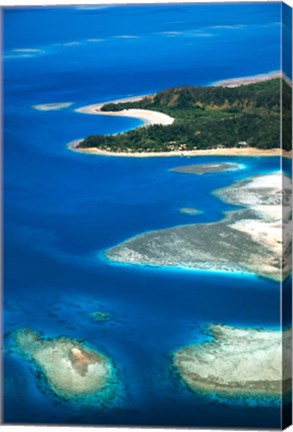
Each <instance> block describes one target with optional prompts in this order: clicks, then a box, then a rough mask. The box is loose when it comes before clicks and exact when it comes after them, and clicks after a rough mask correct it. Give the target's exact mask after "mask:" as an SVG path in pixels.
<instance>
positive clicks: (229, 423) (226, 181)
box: [3, 3, 290, 428]
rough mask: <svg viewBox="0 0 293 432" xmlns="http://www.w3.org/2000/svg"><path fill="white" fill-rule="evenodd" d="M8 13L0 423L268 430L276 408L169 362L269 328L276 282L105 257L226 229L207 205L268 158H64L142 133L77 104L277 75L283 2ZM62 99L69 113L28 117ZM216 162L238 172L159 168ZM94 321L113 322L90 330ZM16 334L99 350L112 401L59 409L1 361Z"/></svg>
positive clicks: (11, 358)
mask: <svg viewBox="0 0 293 432" xmlns="http://www.w3.org/2000/svg"><path fill="white" fill-rule="evenodd" d="M3 15H4V52H3V55H4V66H3V68H4V148H3V160H4V174H3V182H4V206H3V210H4V251H5V256H4V293H3V300H4V332H5V339H4V340H5V341H6V340H7V344H5V354H4V390H3V391H4V421H5V422H6V423H34V424H42V423H47V424H56V423H59V424H94V425H101V424H104V425H110V424H111V425H145V426H148V425H158V426H185V427H187V426H188V427H191V426H197V427H242V428H244V427H253V428H261V427H264V428H268V427H269V428H273V427H279V426H280V411H279V407H278V406H270V405H266V404H263V405H262V404H261V405H256V404H254V403H249V402H247V401H244V402H243V403H233V402H231V401H226V402H225V401H215V400H211V399H210V398H209V397H206V396H203V395H197V394H195V393H193V392H191V391H190V390H188V388H187V387H186V386H185V385H184V384H183V383H182V382H181V381H180V380H179V379H178V377H177V376H176V374H174V371H173V370H172V368H171V356H172V353H173V352H174V350H176V349H177V348H179V347H182V346H184V345H188V344H191V343H193V342H198V341H200V340H205V339H206V338H207V336H206V333H205V328H206V326H207V325H209V324H210V323H221V324H226V325H235V326H247V327H269V328H279V325H280V312H279V309H280V286H279V284H278V283H276V282H273V281H270V280H266V279H262V278H259V277H257V276H255V275H239V274H229V273H227V274H225V273H216V272H215V273H213V272H199V271H184V270H178V269H163V268H151V267H143V266H142V267H137V266H128V265H125V266H118V265H114V264H113V263H111V262H110V261H107V260H106V259H105V258H104V251H105V250H106V249H107V248H109V247H111V246H114V245H116V244H119V243H120V242H122V241H124V240H126V239H128V238H130V237H132V236H135V235H138V234H140V233H143V232H146V231H151V230H157V229H162V228H167V227H172V226H175V225H181V224H188V223H202V222H213V221H218V220H221V219H222V218H223V217H224V212H225V211H228V210H232V209H233V208H234V207H233V206H231V205H229V204H227V203H225V202H222V201H221V200H219V199H218V198H217V197H216V196H214V195H212V194H211V192H212V191H213V190H215V189H217V188H220V187H225V186H228V185H230V184H232V183H233V182H235V181H237V180H240V179H244V178H247V177H250V176H253V175H259V174H266V173H270V172H272V171H278V170H280V161H279V158H277V157H268V158H265V157H242V158H241V157H224V156H223V157H217V158H215V157H208V156H205V157H190V158H188V157H184V158H182V157H167V158H164V157H158V158H131V157H130V158H119V157H105V156H94V155H85V154H81V153H76V152H72V151H70V150H69V149H68V148H67V145H68V143H69V142H71V141H72V140H76V139H79V138H82V137H85V136H88V135H90V134H94V133H99V134H113V133H118V132H122V131H126V130H129V129H132V128H135V127H137V126H139V125H140V124H141V123H140V121H139V120H136V119H129V118H123V117H102V116H91V115H86V114H81V113H78V112H76V111H75V109H76V108H79V107H82V106H84V105H87V104H90V103H95V102H100V101H110V100H114V99H117V98H120V97H128V96H133V95H141V94H151V93H153V92H156V91H159V90H162V89H165V88H167V87H171V86H182V85H209V84H210V83H212V82H214V81H218V80H222V79H227V78H233V77H242V76H251V75H255V74H259V73H267V72H270V71H274V70H279V69H280V64H279V58H280V52H279V50H280V3H267V4H260V3H259V4H258V3H247V4H243V3H242V4H240V3H239V4H236V3H235V4H205V5H203V4H202V5H199V4H194V5H183V4H182V5H179V4H174V5H171V4H169V5H137V6H106V5H105V6H96V7H86V6H80V7H66V8H65V7H59V8H57V7H56V8H51V7H42V8H35V7H32V8H6V9H5V10H4V13H3ZM15 29H17V31H15ZM59 102H60V103H63V102H72V105H71V106H69V107H68V108H65V109H63V110H60V111H38V110H36V109H34V108H33V106H34V105H38V104H47V103H59ZM219 160H220V161H223V162H237V163H239V164H241V165H242V166H243V167H242V169H240V170H237V171H230V172H226V173H218V174H217V173H215V174H208V175H204V176H193V175H184V174H178V173H173V172H170V171H169V169H170V168H173V167H176V166H180V165H190V164H191V163H194V164H195V163H198V164H200V163H207V162H215V161H219ZM284 163H285V170H286V169H287V170H288V172H289V170H290V168H289V161H287V162H286V161H285V162H284ZM182 207H195V208H196V209H198V210H201V211H202V213H200V214H197V215H195V216H190V215H186V214H182V213H180V212H179V211H178V210H179V209H180V208H182ZM96 310H102V311H107V312H110V313H111V314H112V316H113V320H111V321H105V322H100V323H97V322H93V321H91V320H90V319H89V316H88V314H89V313H90V312H94V311H96ZM22 327H29V328H31V329H33V330H35V331H37V332H40V333H41V334H43V335H44V337H59V336H66V337H70V338H73V339H82V340H84V341H85V342H86V343H87V344H89V345H91V346H93V347H96V348H97V349H98V350H99V349H100V350H102V351H103V352H105V353H107V354H108V355H109V356H110V357H111V358H112V359H113V361H114V363H115V366H116V368H117V371H118V376H119V380H120V381H121V383H122V387H123V388H122V390H121V394H120V395H118V396H119V397H117V400H116V401H115V403H113V404H112V405H111V404H110V405H109V406H108V407H104V408H93V407H84V406H82V404H80V405H79V404H78V403H74V404H73V403H70V402H65V401H61V400H59V399H58V398H57V397H55V396H54V395H53V394H52V393H51V392H50V391H49V390H48V387H46V385H45V384H44V382H43V380H42V377H40V375H36V374H34V373H33V372H32V367H31V365H30V364H29V363H28V362H26V361H25V360H24V358H22V357H20V356H18V355H17V354H15V353H14V352H12V351H11V349H10V345H9V337H10V335H11V332H13V331H14V330H16V329H18V328H22Z"/></svg>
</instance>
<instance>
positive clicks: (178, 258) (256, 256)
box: [106, 173, 291, 281]
mask: <svg viewBox="0 0 293 432" xmlns="http://www.w3.org/2000/svg"><path fill="white" fill-rule="evenodd" d="M215 194H216V195H217V196H218V197H219V198H221V199H222V200H224V201H226V202H229V203H231V204H235V205H239V206H242V207H244V209H243V210H237V211H231V212H228V213H227V215H226V218H225V219H224V220H222V221H220V222H215V223H201V224H191V225H183V226H176V227H173V228H167V229H164V230H158V231H152V232H147V233H144V234H141V235H138V236H136V237H133V238H131V239H129V240H127V241H125V242H124V243H121V244H120V245H118V246H114V247H112V248H110V249H108V250H107V251H106V256H107V257H108V258H109V259H110V260H112V261H114V262H119V263H128V264H137V265H150V266H158V267H178V268H186V269H201V270H207V271H215V270H217V271H226V272H241V273H254V274H256V275H260V276H263V277H266V278H269V279H273V280H276V281H280V280H283V279H285V278H286V277H287V276H288V275H289V274H290V272H291V253H290V250H291V238H290V236H289V235H288V236H286V235H284V236H283V231H282V225H283V227H284V226H286V225H290V218H291V212H290V196H291V182H290V179H289V178H288V177H286V176H284V175H282V174H281V173H276V174H270V175H264V176H257V177H253V178H250V179H247V180H244V181H239V182H237V183H235V184H234V185H232V186H230V187H227V188H224V189H220V190H218V191H215ZM282 207H283V209H284V210H283V211H282ZM286 209H287V211H286Z"/></svg>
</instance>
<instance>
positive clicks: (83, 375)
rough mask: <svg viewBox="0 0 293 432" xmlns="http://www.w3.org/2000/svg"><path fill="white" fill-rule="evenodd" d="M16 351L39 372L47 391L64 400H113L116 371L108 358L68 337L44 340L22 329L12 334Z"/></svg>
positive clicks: (30, 331) (35, 333)
mask: <svg viewBox="0 0 293 432" xmlns="http://www.w3.org/2000/svg"><path fill="white" fill-rule="evenodd" d="M14 341H15V345H16V351H17V352H18V353H19V354H20V355H22V356H24V357H25V358H26V359H27V360H29V361H31V362H32V363H33V365H34V367H35V368H36V369H37V370H38V371H39V372H41V374H42V376H43V377H44V381H45V382H46V384H47V386H48V387H49V389H50V390H51V391H52V392H53V393H54V394H55V395H56V396H58V397H60V398H61V399H64V400H72V399H81V398H87V397H90V396H95V397H97V399H98V400H99V402H103V403H104V402H105V400H107V399H109V398H110V397H113V395H114V393H115V392H114V387H115V382H116V372H115V369H114V365H113V363H112V361H111V360H110V358H108V357H107V356H106V355H105V354H101V353H99V352H98V351H96V350H94V349H92V348H89V347H87V346H86V345H85V344H84V343H82V342H80V341H76V340H72V339H70V338H65V337H60V338H43V337H41V336H40V335H39V334H38V333H37V332H35V331H33V330H31V329H27V328H22V329H18V330H16V331H15V333H14Z"/></svg>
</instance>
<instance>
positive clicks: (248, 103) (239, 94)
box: [79, 78, 291, 152]
mask: <svg viewBox="0 0 293 432" xmlns="http://www.w3.org/2000/svg"><path fill="white" fill-rule="evenodd" d="M290 92H291V88H290V87H289V86H288V85H287V84H286V83H285V82H284V81H283V103H284V105H285V109H284V111H283V112H284V117H283V121H284V123H283V128H286V125H287V127H288V129H289V128H290V124H291V109H290V100H291V98H290ZM286 105H288V107H286ZM129 108H141V109H149V110H154V111H160V112H163V113H166V114H168V115H170V116H172V117H173V118H175V121H174V123H173V124H172V125H168V126H160V125H151V126H147V127H143V128H138V129H135V130H132V131H129V132H126V133H121V134H118V135H115V136H102V135H94V136H90V137H88V138H86V139H84V140H83V141H82V142H81V143H80V144H79V147H82V148H87V147H98V148H100V149H103V150H110V151H116V152H118V151H133V152H142V151H144V152H145V151H150V152H156V151H172V150H195V149H211V148H216V147H219V146H223V147H235V146H237V145H238V143H239V142H246V143H247V145H248V146H251V147H257V148H260V149H271V148H276V147H279V146H280V79H278V78H276V79H272V80H268V81H265V82H261V83H256V84H250V85H245V86H240V87H235V88H224V87H176V88H170V89H167V90H163V91H161V92H159V93H157V94H155V95H152V96H148V97H145V98H144V99H142V100H140V101H137V102H129V103H118V104H115V103H109V104H105V105H104V106H103V107H102V111H120V110H122V109H129ZM289 147H290V143H287V144H286V145H285V149H287V150H289Z"/></svg>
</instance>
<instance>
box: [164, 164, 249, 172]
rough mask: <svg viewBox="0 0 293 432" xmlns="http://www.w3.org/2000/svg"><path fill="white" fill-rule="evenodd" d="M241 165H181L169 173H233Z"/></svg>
mask: <svg viewBox="0 0 293 432" xmlns="http://www.w3.org/2000/svg"><path fill="white" fill-rule="evenodd" d="M240 168H241V165H239V164H237V163H231V162H223V163H208V164H199V165H183V166H179V167H175V168H171V169H170V171H172V172H177V173H185V174H197V175H201V174H210V173H220V172H225V171H234V170H237V169H240Z"/></svg>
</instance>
